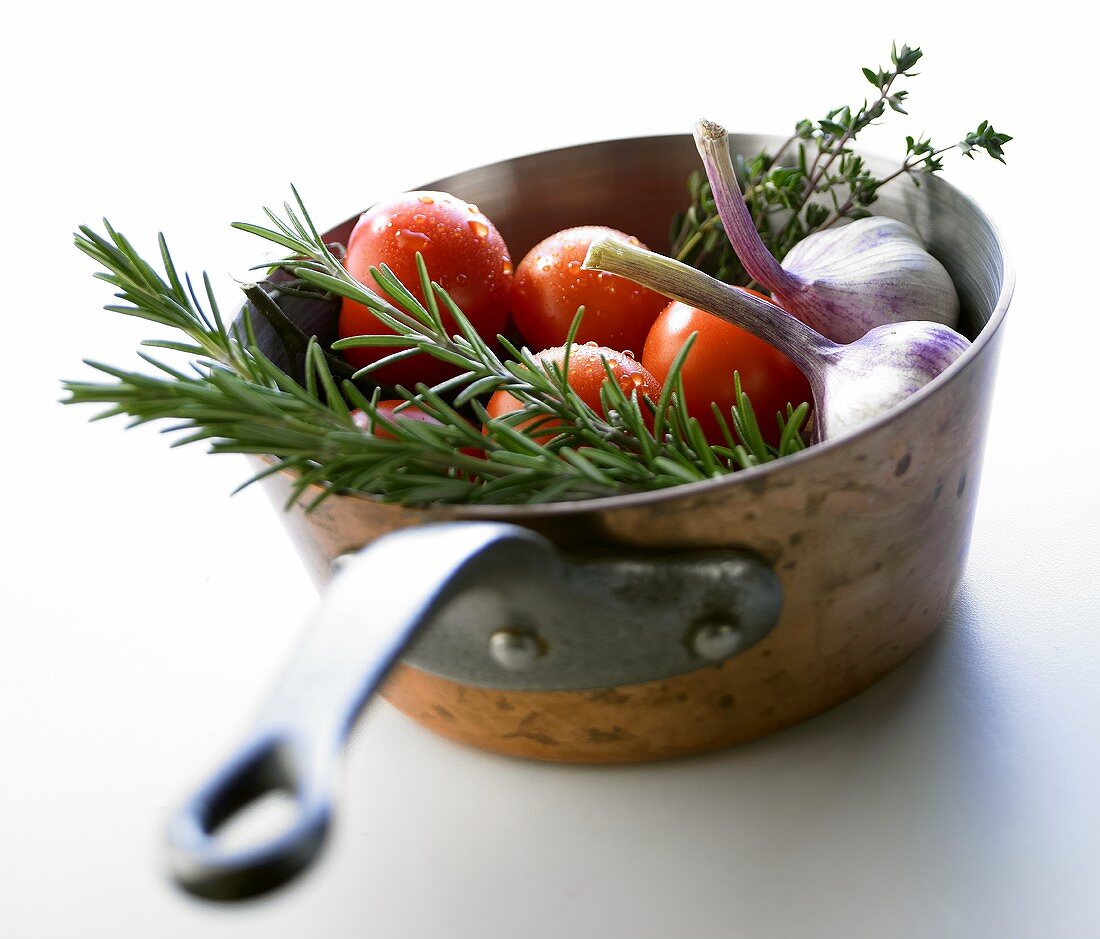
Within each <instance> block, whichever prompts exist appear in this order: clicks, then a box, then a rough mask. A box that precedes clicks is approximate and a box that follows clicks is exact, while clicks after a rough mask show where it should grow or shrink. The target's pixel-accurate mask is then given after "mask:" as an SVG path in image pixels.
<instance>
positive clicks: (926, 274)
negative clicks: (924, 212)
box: [695, 121, 959, 342]
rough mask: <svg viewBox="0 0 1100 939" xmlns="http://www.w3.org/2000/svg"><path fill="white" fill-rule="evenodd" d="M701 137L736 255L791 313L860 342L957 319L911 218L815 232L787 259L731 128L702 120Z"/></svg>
mask: <svg viewBox="0 0 1100 939" xmlns="http://www.w3.org/2000/svg"><path fill="white" fill-rule="evenodd" d="M695 143H696V145H697V146H698V148H699V155H700V156H701V157H702V158H703V165H704V167H705V168H706V173H707V179H709V180H710V187H711V191H712V193H713V194H714V201H715V205H716V207H717V209H718V215H719V217H720V218H721V220H722V227H723V228H725V230H726V234H727V236H728V237H729V239H730V243H731V244H732V245H733V248H734V250H735V251H736V252H737V256H738V257H739V258H740V259H741V263H742V264H743V265H744V267H745V270H746V271H748V272H749V274H750V275H751V276H752V277H753V278H754V279H755V280H756V281H757V282H758V283H760V284H763V285H764V286H765V287H767V289H768V290H770V291H771V292H772V295H773V296H774V297H775V298H776V300H777V302H778V303H779V305H780V306H782V307H783V309H784V310H786V311H787V312H788V313H790V314H791V315H792V316H797V317H798V318H799V319H800V320H802V322H804V323H806V324H807V325H809V326H812V327H813V328H814V329H816V330H817V331H818V332H820V333H821V334H823V335H824V336H827V337H828V338H829V339H833V340H835V341H836V342H854V341H855V340H856V339H859V337H860V336H862V335H864V334H865V333H866V332H867V331H868V330H870V329H873V328H874V327H876V326H882V325H884V324H886V323H900V322H904V321H908V320H925V321H928V322H933V323H942V324H944V325H945V326H955V325H956V324H957V323H958V321H959V296H958V294H957V293H956V291H955V285H954V284H953V283H952V281H951V277H950V275H949V274H948V273H947V270H946V269H945V268H944V266H943V265H942V264H940V262H939V261H937V260H936V259H935V258H934V257H932V255H931V254H929V253H928V252H927V251H926V250H925V248H924V245H923V243H922V242H921V239H920V236H919V235H918V234H917V233H916V232H915V231H914V230H913V229H912V228H910V227H909V226H908V225H906V224H905V223H904V222H899V221H897V220H896V219H892V218H884V217H878V216H871V217H869V218H863V219H858V220H856V221H854V222H850V223H849V224H847V225H842V226H840V227H838V228H829V229H823V230H821V231H817V232H814V233H812V234H810V235H808V236H806V237H805V238H804V239H802V241H800V242H798V244H796V245H795V246H794V247H793V248H792V249H791V250H790V251H789V252H788V253H787V256H786V257H785V258H784V259H783V263H782V264H780V263H779V262H778V261H776V259H775V258H774V257H772V255H771V254H770V253H769V252H768V249H767V248H766V247H765V246H764V242H763V241H762V240H761V238H760V234H759V232H758V231H757V230H756V224H755V223H754V221H753V219H752V214H751V213H750V212H749V209H748V206H747V205H745V199H744V196H743V195H742V193H741V189H740V187H739V186H738V183H737V175H736V173H735V172H734V168H733V161H732V160H731V159H730V149H729V135H728V134H727V133H726V130H725V128H723V127H721V126H720V125H718V124H715V123H714V122H713V121H699V123H698V124H696V127H695Z"/></svg>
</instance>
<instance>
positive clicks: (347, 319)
mask: <svg viewBox="0 0 1100 939" xmlns="http://www.w3.org/2000/svg"><path fill="white" fill-rule="evenodd" d="M417 252H420V254H421V255H422V256H423V258H424V263H425V265H426V266H427V269H428V276H429V277H430V278H431V279H432V280H434V281H435V282H436V283H438V284H439V285H440V286H441V287H443V288H444V289H445V290H446V291H447V292H448V293H449V294H450V296H451V299H452V300H454V302H455V304H456V305H457V306H458V308H459V309H460V310H462V312H463V313H465V314H466V316H467V317H468V318H469V320H470V322H471V323H472V324H473V326H474V328H475V329H476V330H477V331H478V333H480V334H481V336H483V337H484V338H485V339H486V340H487V341H491V340H492V339H493V337H495V336H496V335H497V333H499V332H501V331H502V330H503V329H504V324H505V322H506V320H507V318H508V298H509V294H510V291H511V285H512V259H511V256H510V255H509V254H508V247H507V245H505V243H504V239H503V238H501V236H500V232H498V231H497V230H496V227H495V226H494V225H493V223H492V222H491V221H490V220H489V219H488V218H487V217H486V216H485V214H484V213H483V212H481V210H480V209H478V207H477V206H476V205H472V204H470V203H467V202H465V201H463V200H462V199H458V198H456V197H455V196H452V195H451V194H450V193H446V192H430V191H425V192H406V193H402V194H401V195H398V196H393V197H391V198H389V199H385V200H383V201H382V202H379V203H378V204H377V205H375V206H373V207H372V208H371V209H369V210H368V211H367V212H365V213H364V214H363V215H362V216H361V217H360V219H359V221H358V222H357V223H356V225H355V228H354V229H353V230H352V233H351V237H350V238H349V239H348V252H347V257H346V258H345V259H344V267H345V268H346V269H347V270H348V272H349V273H350V274H351V275H352V276H353V277H355V278H356V279H357V280H358V281H360V282H361V283H363V284H366V286H368V287H370V288H372V289H374V290H375V291H376V292H377V289H378V288H377V286H376V284H375V282H374V279H373V278H372V277H371V275H370V269H371V268H372V267H378V266H379V265H381V264H385V265H387V266H388V267H389V268H390V269H391V270H392V271H393V273H394V275H395V276H396V277H397V279H398V280H399V281H401V283H402V284H404V285H405V287H407V288H408V290H409V292H410V293H412V295H413V296H414V297H416V298H417V299H418V300H419V301H420V302H421V303H424V302H425V297H424V294H423V291H422V290H421V289H420V275H419V273H418V272H417V267H416V254H417ZM441 311H442V306H441ZM442 312H443V322H444V325H446V326H447V329H448V332H450V333H455V332H457V327H456V325H455V323H454V320H453V319H452V318H451V316H450V315H449V314H448V313H446V312H445V311H442ZM390 332H392V330H390V329H388V328H387V327H385V326H383V325H382V324H381V323H380V322H378V320H377V319H376V318H375V317H374V315H373V314H372V313H371V312H370V310H368V309H367V308H366V307H365V306H363V305H362V304H359V303H354V302H352V301H351V300H344V301H343V304H342V306H341V309H340V323H339V334H340V338H341V339H344V338H347V337H349V336H361V335H378V334H386V333H390ZM399 349H400V347H398V346H390V347H386V346H363V347H361V348H357V349H356V348H353V349H345V350H344V353H343V354H344V357H345V358H346V359H347V361H348V362H349V363H350V364H351V365H353V366H355V367H356V368H362V367H363V366H365V365H369V364H370V363H372V362H377V361H378V360H379V359H381V358H383V357H385V356H387V355H390V354H392V353H394V352H397V351H399ZM457 372H458V370H457V369H456V368H454V367H452V366H450V365H448V364H447V363H445V362H441V361H439V360H438V359H434V358H432V357H431V356H429V355H427V354H424V353H421V354H419V355H414V356H411V357H410V358H408V359H404V360H402V361H399V362H394V363H392V364H390V365H384V366H383V367H382V368H381V369H379V370H378V371H377V372H373V373H371V374H372V377H373V378H375V379H376V380H377V381H379V382H382V383H384V384H389V385H398V384H400V385H405V386H408V387H412V386H413V385H415V383H416V382H424V383H425V384H429V385H431V384H435V383H437V382H440V381H443V380H444V379H446V378H449V377H451V376H452V375H455V374H457Z"/></svg>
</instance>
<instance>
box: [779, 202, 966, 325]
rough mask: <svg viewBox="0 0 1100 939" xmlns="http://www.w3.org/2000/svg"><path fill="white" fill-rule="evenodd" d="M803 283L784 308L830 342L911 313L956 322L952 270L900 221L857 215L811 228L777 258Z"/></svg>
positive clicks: (906, 318)
mask: <svg viewBox="0 0 1100 939" xmlns="http://www.w3.org/2000/svg"><path fill="white" fill-rule="evenodd" d="M783 269H784V270H786V271H787V272H788V273H790V274H791V275H793V276H794V277H796V278H798V279H799V280H800V281H801V282H802V284H803V285H804V286H803V287H802V288H801V289H800V290H799V291H798V292H797V293H796V295H795V296H793V297H790V298H789V299H787V298H785V297H784V298H781V299H782V300H785V301H786V302H784V303H782V304H781V305H782V306H783V308H784V309H786V310H788V312H790V313H792V314H794V315H795V316H798V318H799V319H800V320H802V321H803V322H809V320H807V319H806V317H807V316H809V317H810V318H811V319H812V320H813V322H812V323H810V325H811V326H813V327H814V329H816V330H817V331H818V332H820V333H821V334H822V335H825V336H828V337H829V338H830V339H833V340H835V341H836V342H854V341H855V340H856V339H859V337H860V336H863V335H864V334H865V333H867V332H868V331H869V330H871V329H874V328H875V327H876V326H881V325H882V324H884V323H900V322H907V321H912V320H918V321H924V322H930V323H941V324H943V325H944V326H951V327H954V326H956V325H958V322H959V295H958V293H957V292H956V290H955V285H954V283H953V282H952V281H951V275H950V274H948V273H947V268H945V267H944V266H943V265H942V264H940V262H939V261H937V260H936V259H935V258H934V257H932V255H930V254H929V253H928V252H927V251H926V250H925V249H924V245H923V243H922V242H921V239H920V236H919V235H918V234H917V233H916V232H915V231H914V230H913V229H912V228H910V227H909V226H908V225H906V224H905V223H904V222H899V221H898V220H897V219H893V218H886V217H884V216H871V217H869V218H861V219H857V220H855V221H854V222H849V223H848V224H847V225H842V226H840V227H838V228H830V229H828V230H827V231H819V232H814V233H813V234H812V235H808V236H807V237H805V238H803V239H802V241H800V242H798V244H796V245H795V246H794V247H793V248H791V250H790V251H789V252H788V253H787V256H786V257H785V258H784V259H783Z"/></svg>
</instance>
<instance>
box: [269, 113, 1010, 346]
mask: <svg viewBox="0 0 1100 939" xmlns="http://www.w3.org/2000/svg"><path fill="white" fill-rule="evenodd" d="M780 142H781V141H780V139H779V138H777V137H765V136H753V135H745V134H738V135H731V144H732V147H733V149H734V151H735V152H739V153H744V154H755V153H757V152H759V151H760V150H761V149H763V148H774V147H776V146H777V145H778V144H779V143H780ZM867 163H868V164H869V165H870V166H871V167H872V168H873V169H875V170H876V171H884V172H885V171H889V169H891V166H890V164H889V162H888V161H884V160H881V159H877V158H873V157H871V158H867ZM700 165H701V164H700V161H699V157H698V155H697V153H696V151H695V144H694V141H693V140H692V138H691V136H690V135H687V134H677V135H669V136H660V137H640V138H635V139H629V140H612V141H603V142H599V143H592V144H583V145H580V146H576V147H568V148H565V149H561V150H553V151H547V152H543V153H535V154H531V155H529V156H523V157H517V158H515V159H511V160H504V161H502V162H500V163H493V164H490V165H488V166H483V167H478V168H477V169H472V170H467V171H466V172H462V173H458V174H455V175H453V176H448V177H445V178H443V179H438V180H435V181H433V182H430V183H427V184H425V185H424V186H423V187H421V188H424V189H438V190H443V191H446V192H452V193H454V194H455V195H456V196H458V197H460V198H462V199H465V200H467V201H468V202H474V203H476V204H477V205H478V206H479V207H480V208H481V210H482V211H483V212H484V213H485V214H486V215H488V216H489V218H491V219H492V220H493V222H494V223H495V224H496V226H497V228H498V229H499V230H500V233H501V235H502V236H503V237H504V240H505V242H506V243H507V245H508V247H509V250H510V252H511V254H512V259H513V261H515V262H516V263H517V264H518V263H519V261H520V260H521V259H522V258H523V256H524V255H525V254H526V253H527V251H528V250H530V249H531V248H532V247H533V246H534V245H535V244H537V243H538V242H539V241H541V240H542V239H543V238H545V237H546V236H547V235H549V234H551V233H553V232H555V231H559V230H560V229H563V228H569V227H572V226H576V225H608V226H610V227H612V228H617V229H619V230H621V231H624V232H627V233H628V234H632V235H636V236H637V237H638V238H640V239H641V240H642V241H643V242H644V243H645V244H647V245H648V246H649V247H650V248H652V249H653V250H655V251H667V250H668V246H669V228H670V223H671V220H672V217H673V215H674V213H676V212H677V211H680V210H682V209H684V208H685V207H686V206H687V204H688V193H687V185H686V182H687V178H688V176H689V175H690V174H691V173H692V172H693V171H694V170H697V169H699V168H700ZM873 209H874V211H875V212H876V214H882V215H889V216H893V217H894V218H898V219H900V220H902V221H905V222H908V223H909V224H911V225H913V226H914V227H915V228H916V229H917V231H919V232H920V234H921V236H922V237H923V238H924V240H925V243H926V244H927V246H928V248H929V250H930V251H931V252H932V254H933V255H935V256H936V257H937V258H938V259H939V260H940V261H941V262H942V263H943V264H944V266H945V267H946V268H947V270H948V272H949V273H950V274H951V277H952V279H953V280H954V282H955V286H956V288H957V289H958V291H959V299H960V301H961V305H962V319H961V322H960V331H961V332H963V333H964V334H965V335H966V336H967V337H968V338H970V339H975V338H977V337H978V335H979V334H980V333H981V331H982V329H983V328H984V327H985V326H986V325H987V324H988V323H989V322H990V320H991V318H993V317H994V313H995V312H997V311H1001V312H1003V309H1004V307H1005V305H1006V296H1005V295H1006V293H1007V290H1006V283H1005V281H1006V271H1005V262H1004V254H1003V249H1002V247H1001V244H1000V241H999V239H998V237H997V233H996V231H995V229H994V228H993V226H992V224H991V222H990V221H989V219H988V218H986V216H985V215H984V213H982V212H981V210H980V209H978V207H977V206H976V205H975V204H974V203H973V202H972V201H971V200H970V199H968V198H967V197H966V196H964V195H963V194H962V193H960V192H959V190H957V189H955V188H954V187H953V186H951V185H950V184H948V183H945V182H944V181H943V180H941V179H938V178H930V179H928V180H927V181H925V182H922V185H921V186H920V188H919V189H918V188H917V187H916V186H913V185H911V184H909V183H908V182H907V181H905V180H899V181H897V182H896V183H894V184H891V185H889V186H887V187H885V189H884V190H883V191H882V193H881V195H880V197H879V200H878V201H877V202H876V203H875V204H874V206H873ZM357 219H358V215H356V216H353V217H351V218H349V219H348V220H346V221H345V222H343V223H342V224H340V225H337V226H336V227H335V228H333V229H331V230H330V231H328V232H326V239H327V240H329V241H333V242H340V243H346V242H347V239H348V236H349V235H350V233H351V230H352V228H353V227H354V225H355V222H356V221H357ZM280 304H281V305H282V306H283V308H284V310H285V311H286V312H287V314H288V315H289V316H290V317H291V318H292V319H294V320H295V321H296V322H298V324H299V325H300V326H301V327H302V329H303V330H304V331H305V332H306V333H307V334H311V333H312V334H316V335H317V337H318V339H319V340H320V341H321V342H323V343H328V342H332V341H333V340H334V339H335V338H336V314H337V311H338V307H337V306H336V305H334V304H325V303H318V302H315V301H310V300H303V299H301V298H294V297H284V298H282V299H281V300H280ZM254 325H255V327H256V334H257V339H258V341H259V343H260V347H261V349H262V350H263V352H264V353H265V354H267V355H269V356H270V357H272V358H273V360H274V361H275V362H276V364H279V365H282V366H285V365H286V358H285V355H284V354H283V351H282V347H281V343H279V341H278V339H277V337H276V336H275V334H274V333H273V332H272V330H271V329H270V328H269V327H268V326H267V324H266V322H264V321H263V318H262V317H256V318H255V323H254Z"/></svg>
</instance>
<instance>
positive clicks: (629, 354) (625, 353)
mask: <svg viewBox="0 0 1100 939" xmlns="http://www.w3.org/2000/svg"><path fill="white" fill-rule="evenodd" d="M623 355H627V356H630V358H632V359H633V358H634V357H635V356H634V353H633V352H632V351H631V350H630V349H623Z"/></svg>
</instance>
